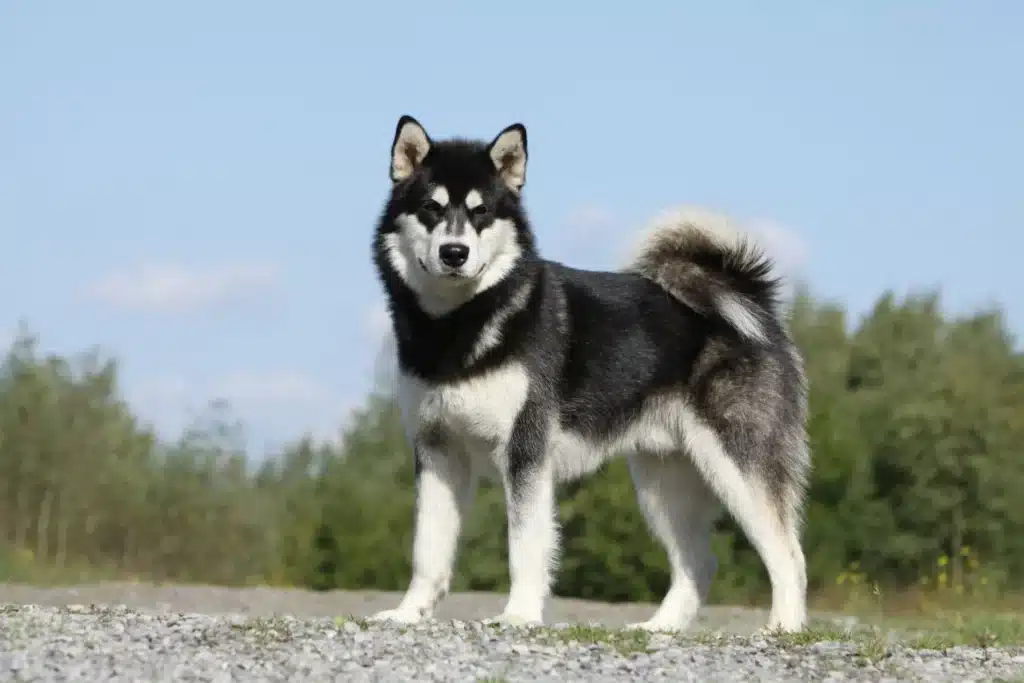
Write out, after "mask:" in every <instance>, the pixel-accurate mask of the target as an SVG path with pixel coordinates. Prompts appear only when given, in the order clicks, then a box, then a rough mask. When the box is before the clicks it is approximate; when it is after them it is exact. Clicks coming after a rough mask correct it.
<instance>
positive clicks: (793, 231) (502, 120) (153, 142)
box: [0, 0, 1024, 449]
mask: <svg viewBox="0 0 1024 683" xmlns="http://www.w3.org/2000/svg"><path fill="white" fill-rule="evenodd" d="M345 5H346V3H340V2H328V1H327V0H320V1H306V2H295V3H282V2H265V1H254V0H246V1H245V2H242V1H241V0H220V1H218V2H199V1H197V0H178V1H177V2H174V3H143V2H137V1H128V0H121V1H114V0H107V1H99V0H97V1H95V2H47V1H44V0H20V1H15V0H0V229H2V231H3V233H2V234H3V244H4V248H3V250H2V251H0V336H3V335H4V334H5V332H4V330H7V331H11V330H13V329H14V327H15V325H16V324H17V322H18V320H20V319H25V320H27V321H28V323H29V324H30V326H31V327H32V329H33V330H35V331H36V332H38V333H39V334H40V335H41V337H42V342H43V344H44V346H45V347H47V348H51V349H56V350H59V351H64V352H70V351H74V350H79V349H83V348H86V347H89V346H91V345H93V344H100V345H102V346H103V348H105V349H106V350H108V351H109V352H111V353H114V354H116V355H117V356H118V357H119V358H121V359H122V361H123V378H124V384H125V388H126V391H127V393H128V395H129V396H130V397H131V398H132V399H133V400H135V401H136V402H137V403H138V405H139V406H140V410H142V411H143V412H144V414H145V415H146V416H148V417H149V418H151V419H153V420H154V421H155V422H156V424H157V425H158V426H159V427H160V428H161V429H162V430H164V431H165V432H166V433H172V432H173V431H174V430H175V429H177V428H179V427H180V426H181V424H183V421H184V420H185V419H187V417H188V415H190V414H192V411H195V410H196V409H198V408H200V407H202V405H203V404H204V402H205V401H206V400H208V399H210V398H212V397H214V396H216V395H222V396H226V397H227V398H229V399H230V400H231V401H232V402H233V404H234V405H235V406H236V412H237V413H239V414H240V416H241V417H242V418H244V419H245V420H246V421H247V422H248V423H249V425H250V428H251V435H252V438H253V440H254V447H255V448H257V449H260V448H263V447H266V446H267V445H269V444H272V443H273V442H276V441H280V440H282V439H287V438H288V437H290V436H292V435H294V434H296V433H298V432H299V431H301V430H303V429H312V430H315V431H316V433H318V434H321V435H329V434H331V433H332V432H333V431H336V426H337V424H338V422H339V420H340V419H341V418H342V417H343V416H344V415H345V414H346V413H347V411H348V410H349V409H350V408H351V407H352V406H353V405H357V404H358V403H359V402H360V400H361V399H362V398H363V396H364V395H365V392H366V390H367V388H368V387H369V385H370V381H371V374H372V371H373V364H374V359H375V356H376V353H377V350H378V348H379V345H380V340H381V334H382V328H381V322H382V321H381V316H380V310H381V309H380V305H381V304H380V301H381V298H380V291H379V287H378V285H377V282H376V280H375V278H374V274H373V271H372V269H371V264H370V261H369V254H370V247H369V245H370V235H371V232H372V229H373V223H374V220H375V218H376V214H377V212H378V210H379V208H380V205H381V202H382V200H383V199H384V196H385V193H386V192H387V189H388V179H387V163H388V158H387V156H388V149H389V146H390V143H391V136H392V134H393V131H394V125H395V122H396V121H397V119H398V117H399V116H400V115H401V114H403V113H410V114H413V115H414V116H416V117H417V118H419V119H420V121H422V122H423V123H424V124H425V126H426V127H427V129H428V131H430V133H431V134H432V135H433V136H435V137H442V136H446V135H451V134H456V133H458V134H466V135H472V136H480V137H487V138H489V137H491V136H492V135H494V134H495V133H496V132H497V131H498V130H500V129H501V128H502V127H504V126H505V125H507V124H509V123H512V122H514V121H522V122H524V123H525V124H526V126H527V128H528V130H529V139H530V152H531V158H530V167H529V174H528V182H527V190H526V198H527V202H528V207H529V209H530V212H531V216H532V218H533V220H534V223H535V227H536V229H537V232H538V235H539V239H540V243H541V245H542V248H543V249H544V251H545V253H546V255H548V256H549V257H551V258H556V259H560V260H567V261H570V262H572V263H574V264H577V265H581V266H585V267H613V266H615V265H617V264H618V263H619V262H620V260H621V254H622V250H623V248H624V247H625V246H626V245H628V244H629V241H630V238H631V236H632V234H633V231H634V230H635V229H636V228H637V227H638V226H640V225H641V224H642V223H643V222H644V221H645V220H647V219H648V218H649V217H651V216H652V215H653V214H655V213H657V212H659V211H661V210H662V209H665V208H668V207H671V206H673V205H676V204H680V203H696V204H702V205H706V206H711V207H714V208H718V209H721V210H724V211H727V212H728V213H730V214H732V215H734V216H735V217H736V218H738V219H740V220H743V221H745V222H747V223H748V224H749V225H750V227H751V229H752V230H755V231H758V232H761V233H762V234H764V235H765V236H766V237H767V238H768V242H769V244H770V247H771V248H772V249H774V250H775V252H776V253H777V254H778V255H779V257H780V259H782V260H783V261H784V262H785V263H786V264H787V268H788V269H789V270H790V271H792V272H793V273H794V274H798V275H799V276H801V277H803V278H805V279H806V280H807V281H808V282H809V283H810V285H811V286H812V288H813V289H814V290H815V291H816V292H817V293H818V294H820V295H823V296H827V297H830V298H835V299H839V300H842V301H843V302H845V303H846V304H847V305H849V306H850V307H851V308H852V309H853V310H854V311H856V312H862V311H864V310H865V309H866V308H867V307H868V306H870V304H871V303H872V301H873V300H874V299H875V298H876V297H877V296H878V294H879V293H880V292H881V291H882V290H883V289H885V288H895V289H896V290H897V291H899V292H906V291H908V290H913V289H921V288H927V287H933V286H941V287H942V288H943V291H944V296H945V298H946V302H947V305H948V307H949V308H951V309H954V310H963V309H967V308H971V307H975V306H980V305H985V304H989V303H994V302H1000V303H1003V304H1005V305H1006V307H1007V310H1008V315H1009V319H1010V321H1011V324H1012V325H1013V327H1014V329H1015V330H1017V331H1018V332H1019V331H1020V330H1021V329H1022V327H1024V299H1022V297H1021V296H1020V294H1021V286H1020V282H1021V278H1020V277H1019V276H1018V275H1017V274H1016V271H1015V269H1014V262H1015V261H1016V258H1017V255H1018V254H1019V253H1020V252H1021V248H1022V247H1024V237H1022V232H1024V192H1022V191H1021V187H1022V186H1024V185H1022V173H1021V159H1024V113H1022V112H1024V90H1022V88H1021V87H1020V69H1021V65H1022V64H1024V41H1022V40H1021V39H1020V36H1021V35H1024V3H1020V2H1015V1H1014V0H1004V1H1003V2H994V1H986V0H975V1H972V2H966V1H960V2H942V1H939V0H930V1H925V0H902V1H901V2H898V3H897V2H882V1H881V0H860V1H857V2H854V1H853V0H846V1H844V2H840V1H839V0H834V1H832V2H820V1H819V2H813V1H811V0H806V1H804V2H796V1H792V0H790V1H783V0H777V1H776V2H771V3H767V2H754V1H753V0H749V1H748V2H737V1H728V0H722V1H720V2H715V3H711V2H703V3H696V2H682V1H679V2H653V1H652V2H647V3H619V4H615V5H612V4H609V5H605V7H606V9H598V7H599V5H597V4H593V3H582V2H577V3H568V2H565V3H561V4H560V5H558V6H557V9H555V7H556V5H555V4H554V3H551V4H550V5H549V4H548V3H540V2H536V1H534V0H523V1H521V2H517V3H494V4H490V5H486V4H484V3H479V2H474V3H470V2H464V3H463V2H459V3H456V2H439V1H435V2H433V3H412V2H391V3H386V4H385V3H380V4H374V3H355V4H352V5H350V8H346V6H345ZM9 333H10V332H7V334H9Z"/></svg>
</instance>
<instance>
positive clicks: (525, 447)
mask: <svg viewBox="0 0 1024 683" xmlns="http://www.w3.org/2000/svg"><path fill="white" fill-rule="evenodd" d="M540 417H541V416H540V411H539V410H531V406H529V405H528V406H527V408H526V409H525V410H524V411H523V414H521V415H520V417H519V419H518V420H517V421H516V426H515V428H514V429H513V432H512V438H511V439H510V442H509V445H508V450H507V460H506V467H505V472H504V477H503V479H504V485H505V504H506V509H507V512H508V543H509V578H510V580H511V587H510V590H509V597H508V603H507V604H506V605H505V610H504V612H502V614H501V615H500V616H498V617H496V618H495V621H498V622H501V623H506V624H514V625H523V624H540V623H542V622H543V614H544V603H545V601H546V600H547V597H548V595H549V593H550V591H551V575H552V571H553V569H554V565H555V558H556V554H557V549H558V526H557V523H556V518H555V483H554V475H553V472H552V466H551V462H550V461H549V458H548V457H547V453H546V449H547V433H546V429H545V426H544V425H543V421H542V420H541V419H540Z"/></svg>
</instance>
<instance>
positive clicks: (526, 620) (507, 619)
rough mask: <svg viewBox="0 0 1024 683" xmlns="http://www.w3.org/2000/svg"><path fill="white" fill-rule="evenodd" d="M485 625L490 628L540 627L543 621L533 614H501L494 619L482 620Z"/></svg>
mask: <svg viewBox="0 0 1024 683" xmlns="http://www.w3.org/2000/svg"><path fill="white" fill-rule="evenodd" d="M484 623H485V624H489V625H492V626H515V627H521V626H540V625H542V624H543V623H544V622H543V619H541V617H540V615H535V614H521V613H518V612H502V613H501V614H499V615H498V616H496V617H492V618H490V619H485V620H484Z"/></svg>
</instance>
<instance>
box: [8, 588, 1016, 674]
mask: <svg viewBox="0 0 1024 683" xmlns="http://www.w3.org/2000/svg"><path fill="white" fill-rule="evenodd" d="M398 597H399V596H397V595H394V594H384V593H343V592H335V593H304V592H302V591H279V590H273V589H267V588H258V589H244V590H242V589H235V590H230V589H222V588H213V587H187V588H185V587H170V586H164V587H154V586H141V585H135V584H123V585H120V584H103V585H100V586H93V587H74V588H60V589H39V588H30V587H24V586H10V585H7V586H5V585H0V680H3V681H8V680H9V681H17V682H19V683H28V682H29V681H47V682H49V681H98V680H103V681H112V682H121V681H124V682H125V683H128V682H131V683H135V682H136V681H154V682H155V681H197V682H198V681H204V682H206V681H215V682H224V683H227V682H230V681H308V682H310V683H314V682H318V681H346V682H349V681H351V682H352V683H361V682H363V681H367V682H368V681H376V682H379V683H399V682H406V681H467V682H470V683H474V682H483V681H488V682H491V683H497V682H498V681H508V682H509V683H511V682H513V681H524V682H525V681H537V682H540V683H545V682H549V681H550V682H554V681H580V682H584V681H589V682H592V683H604V682H606V681H634V680H635V681H652V682H654V681H675V682H680V683H684V682H689V681H701V682H705V683H714V682H719V681H720V682H723V683H724V682H731V681H742V683H753V682H755V681H780V682H781V681H830V682H837V683H838V682H840V681H844V682H845V681H929V682H933V683H943V682H945V681H958V682H961V681H979V682H980V681H995V680H1000V679H1005V680H1013V679H1014V678H1020V677H1022V676H1024V649H1022V648H1005V649H997V648H987V649H982V648H972V647H956V648H952V649H949V650H946V651H931V650H915V649H911V648H908V647H905V646H902V645H899V644H898V643H897V644H892V645H891V646H890V647H889V648H888V649H887V650H886V651H885V653H884V656H882V657H881V658H880V659H878V660H876V661H869V660H868V659H867V658H866V656H865V654H864V653H863V652H861V650H860V646H859V645H858V644H857V643H852V642H851V643H846V642H817V643H809V644H807V645H799V646H797V645H793V644H787V643H784V642H780V641H779V640H778V639H775V638H770V637H764V636H758V635H751V634H752V633H754V631H755V630H756V629H757V628H759V627H760V626H761V625H763V623H764V618H765V614H764V612H763V611H762V610H743V609H739V608H722V607H714V606H712V607H708V608H706V609H705V610H703V613H702V616H701V619H700V622H699V623H698V625H697V627H696V629H697V630H703V629H706V628H708V627H711V628H714V629H716V630H718V631H719V635H718V636H716V637H714V638H702V637H696V636H694V635H689V636H686V635H683V636H668V635H661V634H656V635H650V636H644V635H629V634H625V635H623V634H615V633H612V634H611V635H608V634H607V633H606V632H602V631H593V630H587V629H586V628H585V627H583V628H580V627H573V626H570V625H569V624H571V623H576V624H579V623H582V624H596V623H601V624H604V625H607V626H611V627H614V626H619V625H621V624H622V623H623V622H625V621H634V620H636V619H638V618H643V615H644V614H649V613H650V611H651V609H652V606H650V605H606V604H605V605H602V604H599V603H584V602H582V601H565V600H556V601H553V603H552V609H551V612H552V616H551V617H550V621H553V622H555V623H556V625H555V626H552V627H548V628H544V629H526V628H510V627H497V626H490V625H486V624H484V623H482V621H481V618H483V617H487V616H493V614H496V613H497V610H498V609H500V606H501V602H502V597H501V596H493V595H475V594H470V595H455V596H451V598H450V599H449V600H448V601H446V602H447V603H448V607H447V608H446V609H442V610H441V611H440V613H439V615H438V616H439V618H438V619H436V620H432V621H429V622H426V623H422V624H417V625H413V626H399V625H389V624H374V623H368V622H366V621H365V620H363V619H360V618H359V617H365V616H367V615H369V614H370V613H372V612H374V611H376V610H377V609H380V608H382V607H385V606H391V605H393V604H395V603H396V602H397V599H398ZM446 614H447V616H446ZM347 615H355V618H347ZM567 629H568V630H567Z"/></svg>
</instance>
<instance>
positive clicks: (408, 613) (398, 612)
mask: <svg viewBox="0 0 1024 683" xmlns="http://www.w3.org/2000/svg"><path fill="white" fill-rule="evenodd" d="M423 619H424V615H423V613H422V612H419V611H418V610H411V609H388V610H384V611H383V612H377V613H376V614H374V615H373V616H371V617H370V618H369V621H374V622H377V623H381V622H391V623H394V624H415V623H418V622H420V621H423Z"/></svg>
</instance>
